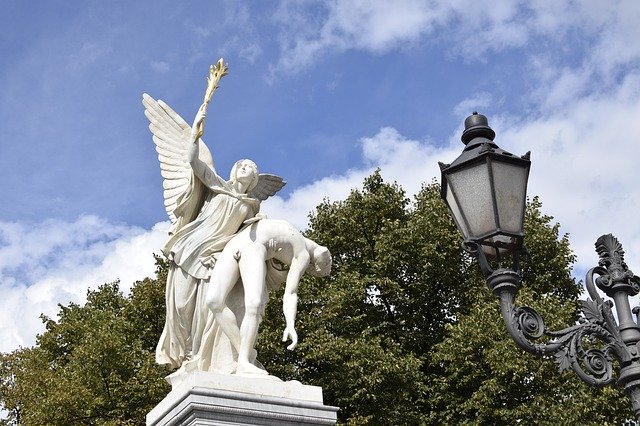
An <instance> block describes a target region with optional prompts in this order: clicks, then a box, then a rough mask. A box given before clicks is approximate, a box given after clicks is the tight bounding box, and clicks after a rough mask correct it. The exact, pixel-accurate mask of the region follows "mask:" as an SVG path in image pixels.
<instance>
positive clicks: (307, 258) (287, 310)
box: [206, 219, 331, 374]
mask: <svg viewBox="0 0 640 426" xmlns="http://www.w3.org/2000/svg"><path fill="white" fill-rule="evenodd" d="M274 261H275V262H274ZM276 262H277V263H276ZM274 263H276V264H279V265H288V268H286V269H283V268H279V267H277V266H275V265H274ZM305 271H308V272H309V273H310V274H312V275H315V276H320V277H322V276H327V275H329V273H330V272H331V254H330V253H329V250H328V249H327V248H326V247H323V246H320V245H318V244H317V243H315V242H314V241H311V240H310V239H308V238H305V237H303V236H302V234H301V233H300V232H299V231H298V230H297V229H295V228H294V227H293V225H291V224H290V223H288V222H285V221H282V220H272V219H263V220H260V221H259V222H255V223H253V224H251V225H249V226H248V227H246V228H244V229H243V230H242V231H241V232H239V233H238V235H236V236H235V237H233V238H232V239H231V241H229V242H228V243H227V245H226V246H225V248H224V250H222V253H221V254H220V256H219V257H218V260H217V262H216V266H215V268H213V274H212V276H211V282H212V283H213V284H212V285H211V286H210V287H209V291H208V293H207V297H206V301H207V306H209V308H210V309H211V311H212V312H213V313H214V314H215V319H216V321H217V322H218V324H219V326H220V327H221V328H222V330H223V331H224V333H225V334H226V335H227V336H228V337H229V338H230V340H231V344H232V345H233V348H234V349H235V351H236V352H237V353H238V356H237V373H238V374H267V373H266V371H265V370H264V369H263V368H262V367H261V366H260V364H259V363H256V361H255V351H254V344H255V341H256V337H257V336H258V325H259V324H260V321H261V320H262V315H263V314H264V307H265V305H266V303H267V301H268V300H269V295H268V291H269V289H275V288H277V287H278V286H279V284H280V283H282V281H284V280H286V287H285V292H284V297H283V300H282V310H283V312H284V316H285V320H286V327H285V330H284V333H283V335H282V341H286V340H287V339H289V338H290V339H291V344H290V345H289V346H288V349H293V348H294V347H295V346H296V344H297V343H298V335H297V333H296V330H295V318H296V313H297V303H298V296H297V291H298V282H299V281H300V278H301V277H302V274H304V273H305ZM238 279H240V282H241V284H242V288H243V290H244V306H243V307H242V308H243V311H244V312H234V310H233V309H232V308H230V307H229V304H228V303H227V298H228V296H229V293H230V292H231V290H232V289H233V288H234V286H235V285H236V282H237V281H238ZM231 306H233V304H232V305H231Z"/></svg>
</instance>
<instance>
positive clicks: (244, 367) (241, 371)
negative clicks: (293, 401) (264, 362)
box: [236, 362, 269, 376]
mask: <svg viewBox="0 0 640 426" xmlns="http://www.w3.org/2000/svg"><path fill="white" fill-rule="evenodd" d="M236 374H238V375H249V376H255V375H261V376H268V375H269V373H267V372H266V370H263V369H261V368H258V367H256V366H255V365H253V364H251V363H250V362H238V367H237V368H236Z"/></svg>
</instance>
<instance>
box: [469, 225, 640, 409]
mask: <svg viewBox="0 0 640 426" xmlns="http://www.w3.org/2000/svg"><path fill="white" fill-rule="evenodd" d="M595 245H596V252H597V253H598V255H599V257H600V260H599V262H598V266H596V267H595V268H592V269H591V270H589V272H588V273H587V276H586V288H587V292H588V293H589V296H590V298H589V299H587V300H581V301H579V302H580V308H581V314H582V315H581V317H580V319H579V321H578V323H577V324H575V325H573V326H571V327H567V328H565V329H562V330H558V331H552V330H548V329H547V328H546V326H545V324H544V321H543V319H542V317H541V316H540V314H538V313H537V312H536V311H535V310H534V309H532V308H529V307H517V306H516V305H515V302H514V300H515V296H516V294H517V292H518V288H519V286H520V275H519V271H518V270H519V267H518V261H519V257H520V256H522V252H520V253H516V254H515V255H514V259H513V265H514V267H513V268H502V267H499V268H498V269H495V270H493V269H492V268H491V266H490V263H489V261H488V260H487V257H486V256H485V254H484V252H483V250H482V249H481V248H480V247H479V246H478V244H477V243H474V242H469V241H466V242H465V243H464V244H463V247H464V248H465V250H467V251H468V252H469V253H470V254H472V255H475V256H476V257H477V258H478V261H479V263H480V266H481V268H482V270H483V272H484V273H485V275H486V276H487V286H488V287H489V289H490V290H491V291H492V292H493V293H494V294H495V295H496V296H497V297H498V299H499V300H500V310H501V313H502V316H503V319H504V321H505V325H506V327H507V330H508V332H509V334H510V335H511V337H512V338H513V340H514V341H515V343H516V344H517V345H518V346H519V347H521V348H522V349H524V350H525V351H527V352H530V353H532V354H535V355H538V356H552V357H553V359H554V360H555V362H556V364H557V366H558V369H559V370H560V371H568V370H573V371H574V372H575V373H576V374H577V375H578V377H580V379H582V380H583V381H585V382H586V383H588V384H590V385H592V386H604V385H607V384H610V383H612V382H614V381H615V378H614V373H613V362H614V361H617V362H618V363H619V366H620V371H619V373H618V378H617V384H618V385H619V386H621V387H622V388H624V389H625V392H626V393H627V395H628V396H629V398H630V399H631V401H632V404H633V408H634V410H635V413H636V416H637V417H638V419H639V420H640V354H639V350H638V342H640V326H639V323H640V322H639V321H640V320H636V321H633V318H632V311H631V309H630V307H629V299H628V298H629V296H634V295H636V294H638V293H639V292H640V278H638V276H636V275H634V274H633V272H631V270H629V268H628V267H627V264H626V263H625V262H624V250H623V249H622V245H621V244H620V242H619V241H618V240H617V239H616V238H615V237H614V236H613V235H611V234H607V235H603V236H601V237H600V238H598V240H597V241H596V244H595ZM499 266H500V265H499ZM594 277H595V279H594ZM597 289H600V290H601V291H602V292H604V293H605V294H606V295H607V296H608V297H610V298H611V299H613V302H612V301H611V300H604V299H603V298H602V297H601V296H600V294H599V293H598V291H597ZM614 306H615V310H616V313H617V317H618V320H617V321H616V319H615V318H614V314H613V309H612V308H613V307H614ZM633 313H634V314H636V315H638V313H640V309H639V308H635V309H634V310H633ZM542 339H544V340H545V341H544V342H539V341H540V340H542Z"/></svg>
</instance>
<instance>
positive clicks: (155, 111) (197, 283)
mask: <svg viewBox="0 0 640 426" xmlns="http://www.w3.org/2000/svg"><path fill="white" fill-rule="evenodd" d="M226 73H227V67H226V65H225V64H224V61H223V60H222V59H221V60H220V61H218V63H217V64H216V66H215V67H214V66H212V67H211V70H210V75H209V79H208V85H207V91H206V93H205V98H204V102H203V104H202V106H201V107H200V108H199V110H198V112H197V114H196V117H195V119H194V121H193V125H192V126H189V125H188V124H187V123H186V122H185V120H183V119H182V118H181V117H180V116H179V115H178V114H177V113H176V112H175V111H174V110H173V109H171V107H169V106H168V105H167V104H166V103H164V102H163V101H161V100H155V99H153V98H152V97H151V96H149V95H147V94H144V95H143V104H144V107H145V115H146V116H147V118H148V119H149V121H150V125H149V128H150V130H151V132H152V133H153V141H154V143H155V145H156V150H157V152H158V158H159V160H160V168H161V173H162V177H163V178H164V182H163V187H164V205H165V208H166V211H167V213H168V215H169V218H170V219H171V223H172V226H171V229H170V232H169V240H168V241H167V243H166V245H165V246H164V248H163V249H162V251H163V253H164V255H165V256H166V257H167V258H168V260H169V261H170V269H169V274H168V278H167V284H166V304H167V307H166V321H165V326H164V329H163V332H162V336H161V337H160V341H159V342H158V346H157V349H156V361H157V362H158V363H159V364H166V365H169V366H171V367H173V368H178V367H181V366H184V365H185V364H188V363H191V365H192V368H196V369H201V370H212V369H214V368H215V366H213V365H212V364H211V362H212V360H213V359H214V358H215V357H216V356H217V355H219V353H225V354H229V351H228V350H222V349H220V350H218V348H222V347H224V345H225V344H228V343H229V336H225V335H224V334H225V333H221V332H220V327H219V326H218V325H217V324H216V321H215V318H214V317H215V316H214V315H213V313H212V312H211V311H210V310H209V308H208V307H207V306H206V303H205V298H206V294H207V289H208V288H215V287H216V283H215V281H214V280H212V279H211V277H212V274H213V272H214V271H215V268H216V267H215V265H216V259H217V258H218V257H219V256H220V255H221V253H222V252H223V249H224V248H225V245H227V243H228V242H229V241H230V240H232V239H233V238H234V236H236V234H237V233H238V231H239V230H240V229H242V228H243V227H245V226H247V225H250V224H252V223H254V222H257V221H260V220H261V219H263V218H264V215H263V214H262V213H260V202H261V201H263V200H265V199H266V198H268V197H270V196H272V195H274V194H275V193H276V192H277V191H278V190H280V189H281V188H282V187H283V186H284V184H285V182H284V181H283V180H282V178H280V177H278V176H274V175H268V174H260V173H258V168H257V166H256V165H255V163H254V162H252V161H250V160H240V161H238V162H236V163H235V165H234V166H233V168H232V170H231V176H230V179H229V180H225V179H223V178H222V177H220V176H219V175H218V172H217V170H216V168H215V165H214V161H213V157H212V155H211V152H210V151H209V149H208V148H207V146H206V145H205V144H204V142H203V141H202V139H201V136H202V134H203V132H204V122H205V118H206V110H207V106H208V104H209V102H210V100H211V97H212V95H213V92H214V91H215V89H216V88H217V87H218V82H219V80H220V78H221V77H222V76H224V75H225V74H226ZM234 287H237V288H238V290H236V291H233V289H232V291H229V297H228V300H227V303H229V304H230V305H238V304H240V303H241V302H242V301H243V299H241V297H242V296H241V294H240V293H241V290H242V288H241V287H242V285H241V283H238V285H236V286H234ZM236 310H237V309H236ZM225 340H226V343H225ZM234 343H235V342H234ZM218 352H219V353H218ZM205 358H206V360H205ZM227 358H229V356H227ZM225 362H226V364H227V367H226V368H227V372H232V369H233V366H232V363H233V360H232V359H227V360H226V361H225Z"/></svg>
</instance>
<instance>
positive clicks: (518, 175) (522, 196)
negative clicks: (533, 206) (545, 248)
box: [491, 159, 529, 234]
mask: <svg viewBox="0 0 640 426" xmlns="http://www.w3.org/2000/svg"><path fill="white" fill-rule="evenodd" d="M491 168H492V171H493V182H494V190H495V197H496V204H497V207H498V218H499V225H500V230H501V231H504V232H508V233H512V234H522V232H523V229H522V228H523V221H524V206H525V202H526V196H527V195H526V193H527V176H528V172H529V168H528V167H527V166H523V165H519V164H513V163H507V162H503V161H496V160H495V159H494V160H493V161H492V162H491Z"/></svg>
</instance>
